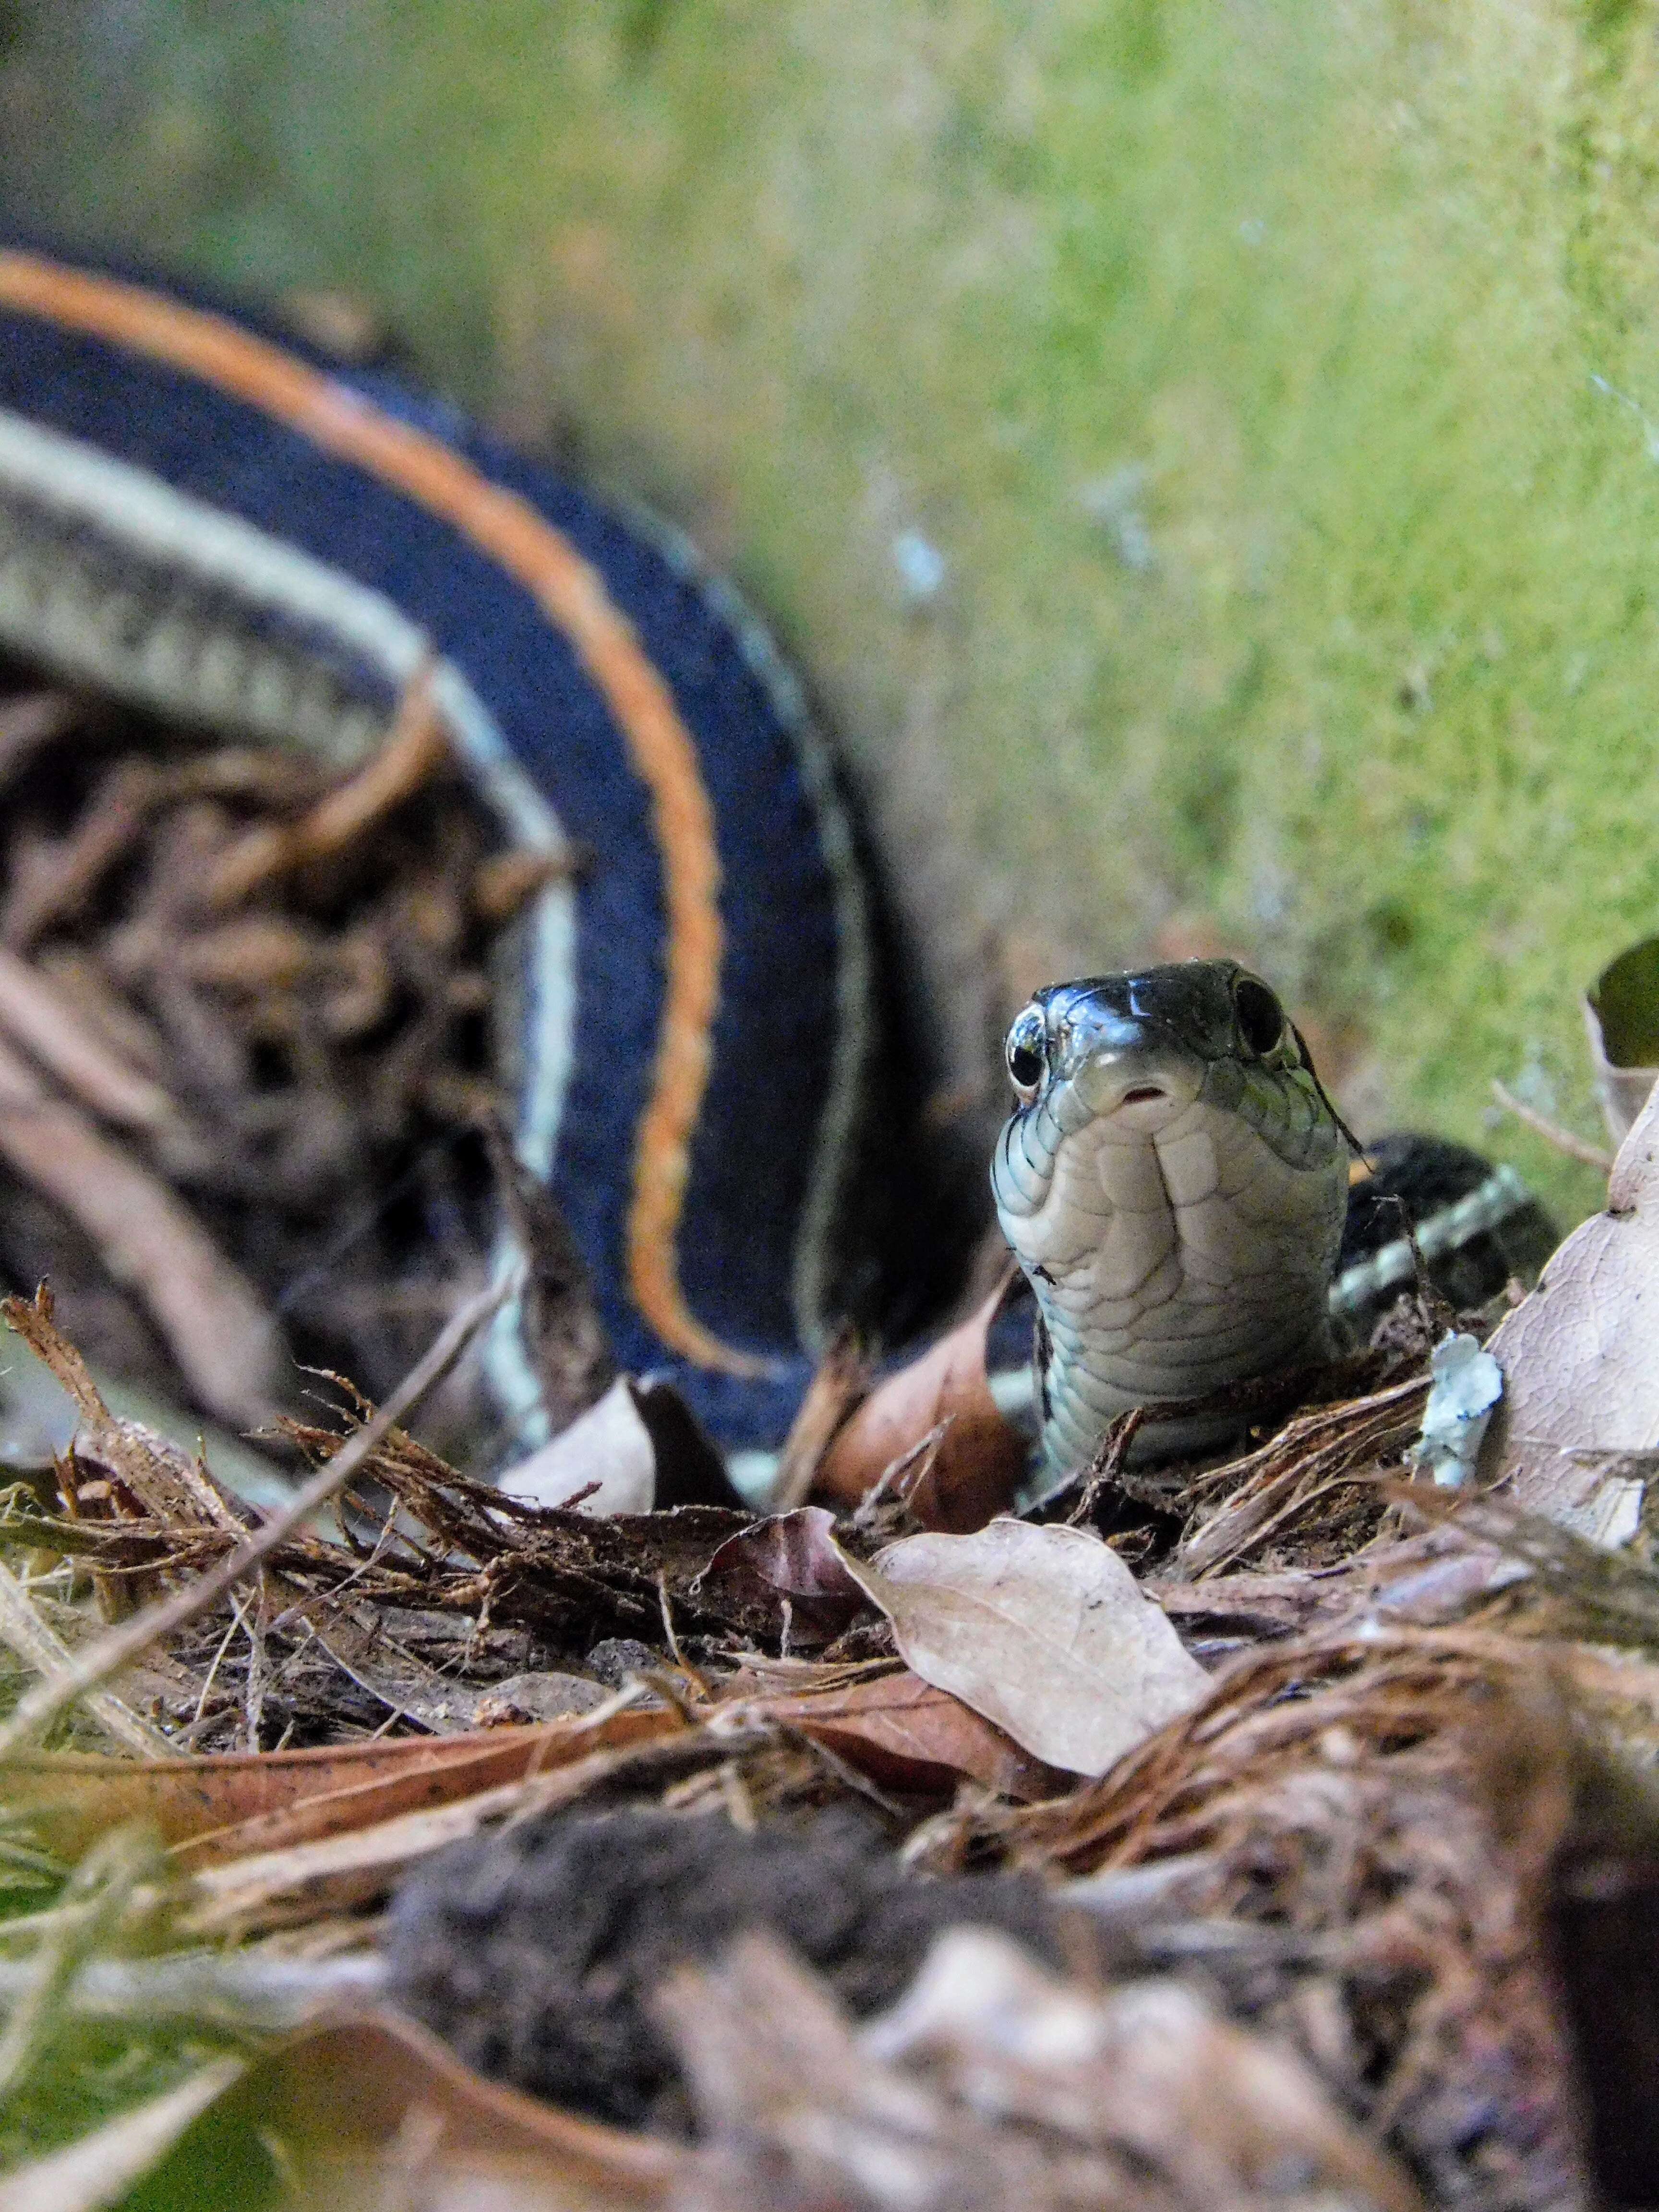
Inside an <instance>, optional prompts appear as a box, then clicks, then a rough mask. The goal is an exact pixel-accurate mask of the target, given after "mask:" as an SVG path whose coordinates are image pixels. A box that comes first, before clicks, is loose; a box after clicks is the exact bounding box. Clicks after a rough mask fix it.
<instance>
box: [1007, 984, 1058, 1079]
mask: <svg viewBox="0 0 1659 2212" xmlns="http://www.w3.org/2000/svg"><path fill="white" fill-rule="evenodd" d="M1047 1042H1048V1035H1047V1030H1046V1029H1045V1027H1044V1024H1043V1019H1042V1008H1041V1007H1040V1006H1027V1007H1026V1009H1025V1011H1024V1013H1023V1014H1019V1015H1017V1016H1016V1017H1015V1020H1014V1025H1013V1027H1012V1029H1011V1030H1009V1032H1008V1042H1007V1046H1006V1051H1007V1055H1008V1078H1009V1080H1010V1082H1012V1085H1013V1086H1014V1088H1015V1090H1016V1091H1018V1092H1019V1093H1020V1094H1021V1096H1022V1097H1028V1098H1029V1097H1030V1096H1031V1094H1032V1093H1033V1092H1034V1091H1036V1087H1037V1085H1038V1084H1039V1083H1041V1082H1042V1071H1043V1069H1044V1067H1045V1066H1047V1065H1048V1060H1047V1055H1046V1054H1045V1053H1044V1051H1043V1046H1044V1045H1045V1044H1046V1043H1047Z"/></svg>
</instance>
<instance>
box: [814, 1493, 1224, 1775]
mask: <svg viewBox="0 0 1659 2212" xmlns="http://www.w3.org/2000/svg"><path fill="white" fill-rule="evenodd" d="M842 1559H843V1560H844V1562H845V1564H846V1566H847V1571H848V1573H849V1574H850V1575H851V1576H852V1577H853V1578H854V1581H855V1582H856V1583H858V1584H859V1587H860V1589H862V1590H863V1591H864V1592H865V1593H866V1595H867V1596H868V1597H869V1598H870V1599H871V1601H872V1602H873V1603H874V1604H876V1605H878V1606H879V1607H880V1608H881V1610H882V1611H883V1612H884V1613H885V1614H886V1615H887V1618H888V1619H889V1620H890V1621H891V1622H892V1624H893V1634H894V1636H895V1638H896V1639H897V1643H898V1647H899V1650H900V1651H901V1652H902V1654H903V1656H904V1657H905V1659H906V1660H907V1661H908V1663H909V1664H910V1666H911V1667H912V1668H915V1672H916V1673H917V1674H920V1675H921V1677H922V1679H923V1680H924V1681H928V1682H932V1683H933V1685H934V1686H935V1687H936V1688H939V1689H941V1690H948V1691H950V1692H951V1693H952V1694H953V1695H954V1696H956V1697H958V1698H960V1699H962V1701H963V1704H964V1705H970V1706H972V1708H973V1709H974V1711H975V1712H978V1713H982V1714H983V1715H984V1716H985V1717H986V1718H987V1720H991V1721H994V1722H995V1723H996V1724H997V1726H998V1727H999V1728H1001V1729H1006V1731H1007V1733H1008V1734H1009V1735H1011V1736H1012V1737H1013V1739H1014V1741H1016V1742H1017V1743H1022V1744H1024V1746H1025V1747H1026V1749H1027V1750H1028V1751H1031V1752H1034V1753H1036V1756H1037V1757H1038V1758H1039V1759H1044V1760H1046V1761H1047V1762H1048V1765H1051V1766H1061V1767H1065V1768H1066V1769H1068V1770H1069V1771H1071V1772H1073V1773H1074V1774H1103V1773H1105V1771H1106V1770H1107V1768H1108V1767H1109V1766H1110V1765H1112V1764H1113V1763H1114V1762H1115V1760H1116V1759H1121V1757H1122V1755H1123V1753H1125V1752H1126V1751H1129V1750H1132V1749H1133V1747H1134V1746H1135V1745H1136V1744H1138V1743H1139V1741H1141V1739H1142V1737H1143V1736H1146V1735H1151V1734H1152V1730H1153V1729H1156V1728H1159V1727H1161V1726H1162V1725H1163V1724H1164V1722H1165V1721H1170V1720H1173V1719H1175V1718H1176V1716H1177V1715H1178V1714H1181V1713H1184V1712H1186V1711H1188V1710H1189V1709H1190V1708H1191V1707H1192V1706H1193V1705H1196V1704H1197V1703H1198V1701H1199V1699H1200V1698H1201V1697H1202V1696H1203V1695H1204V1693H1205V1692H1206V1689H1207V1687H1208V1686H1209V1681H1208V1677H1207V1676H1206V1674H1205V1672H1204V1670H1203V1668H1201V1667H1200V1665H1199V1664H1198V1662H1197V1661H1196V1660H1194V1659H1193V1658H1191V1657H1189V1656H1188V1653H1187V1651H1186V1650H1185V1649H1184V1648H1183V1647H1182V1642H1181V1639H1180V1638H1179V1637H1178V1636H1177V1635H1176V1632H1175V1631H1174V1629H1173V1628H1171V1627H1170V1624H1169V1621H1168V1620H1166V1619H1165V1618H1164V1614H1163V1613H1162V1612H1161V1611H1160V1610H1159V1608H1158V1606H1157V1605H1155V1604H1154V1603H1153V1602H1152V1600H1151V1599H1150V1598H1148V1597H1147V1596H1146V1595H1145V1593H1144V1592H1143V1591H1142V1590H1141V1589H1140V1587H1139V1584H1138V1583H1136V1581H1135V1578H1134V1577H1133V1575H1132V1574H1131V1573H1130V1571H1129V1570H1128V1568H1127V1567H1126V1566H1125V1565H1124V1564H1123V1562H1122V1560H1121V1559H1119V1558H1118V1556H1117V1554H1116V1553H1115V1552H1114V1551H1113V1550H1112V1549H1111V1548H1110V1547H1109V1545H1107V1544H1104V1543H1103V1542H1102V1541H1101V1540H1100V1538H1099V1537H1098V1536H1097V1535H1096V1534H1094V1533H1093V1531H1092V1530H1091V1529H1087V1528H1035V1527H1033V1526H1032V1524H1031V1523H1030V1522H1026V1521H1011V1520H999V1521H994V1522H992V1523H991V1524H990V1526H989V1528H981V1530H979V1532H978V1533H977V1534H974V1535H970V1536H944V1535H926V1536H909V1537H907V1538H905V1540H904V1541H902V1543H898V1544H892V1545H890V1546H889V1547H888V1548H887V1549H886V1550H885V1551H884V1552H883V1553H881V1554H880V1555H879V1557H878V1559H876V1560H875V1561H874V1562H873V1563H872V1565H865V1563H864V1562H863V1561H862V1560H859V1559H852V1558H850V1557H849V1556H848V1554H847V1553H842Z"/></svg>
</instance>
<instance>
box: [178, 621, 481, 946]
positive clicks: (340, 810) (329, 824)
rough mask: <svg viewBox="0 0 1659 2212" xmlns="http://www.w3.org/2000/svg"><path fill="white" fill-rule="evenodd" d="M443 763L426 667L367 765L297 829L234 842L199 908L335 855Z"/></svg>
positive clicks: (442, 736) (268, 829) (444, 747)
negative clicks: (313, 861)
mask: <svg viewBox="0 0 1659 2212" xmlns="http://www.w3.org/2000/svg"><path fill="white" fill-rule="evenodd" d="M449 757H450V756H449V739H448V736H447V732H446V730H445V728H444V720H443V716H442V714H441V713H440V711H439V709H438V705H437V702H436V701H435V699H434V697H433V668H432V664H431V663H430V662H429V661H428V663H427V664H426V665H425V666H423V667H422V669H421V670H420V671H418V673H417V674H416V675H415V676H414V677H413V678H411V679H410V683H409V684H408V685H407V686H406V687H405V689H404V694H403V696H402V697H401V698H400V699H399V700H398V712H397V714H395V716H394V717H393V718H392V727H391V728H390V730H388V731H387V732H386V742H385V744H383V745H382V746H381V747H380V750H379V752H377V753H376V754H375V756H374V758H373V760H371V761H368V762H366V763H365V764H364V765H363V766H362V768H361V769H358V771H357V773H356V775H354V776H351V777H350V778H349V779H348V781H346V782H344V783H343V784H341V785H340V787H338V789H337V790H335V791H331V792H330V793H329V794H328V796H327V798H325V799H319V801H318V803H317V805H315V806H313V808H312V809H311V811H310V812H309V813H307V814H302V815H301V817H300V819H299V820H298V821H297V822H294V823H288V824H287V825H285V826H281V827H279V826H276V825H275V824H269V825H267V826H265V827H264V828H262V829H251V830H249V832H248V833H247V835H246V836H245V837H240V838H239V839H238V840H237V842H235V844H234V845H233V846H232V847H231V848H230V849H229V851H228V853H226V854H224V855H223V857H222V859H221V860H219V861H218V863H217V864H216V866H215V867H214V870H213V872H212V873H211V875H210V877H209V878H208V883H207V889H206V892H205V898H206V902H207V904H208V905H209V906H210V907H220V908H222V907H228V906H234V905H235V904H236V902H238V901H239V900H240V899H244V898H246V896H248V894H249V893H250V892H251V891H254V890H258V887H259V886H260V884H264V883H268V882H269V881H270V878H272V877H273V876H281V875H287V874H289V872H291V871H292V870H294V869H295V868H297V867H301V866H304V864H305V863H306V862H307V860H326V859H328V858H329V857H330V855H331V854H335V853H340V852H343V851H344V850H345V848H346V847H347V846H349V845H350V844H352V843H354V842H356V839H357V838H359V837H361V836H362V834H363V832H364V830H366V829H372V828H373V827H374V823H377V822H378V821H380V819H381V818H382V817H383V816H385V815H386V814H389V813H390V812H391V811H392V808H393V807H394V806H399V805H402V804H403V802H404V799H410V798H412V797H413V796H414V794H415V793H416V792H417V791H418V790H419V789H420V788H421V787H422V784H423V783H425V782H427V781H428V780H429V779H430V778H431V777H432V776H433V775H435V774H436V773H437V771H438V769H440V768H441V767H442V766H443V764H444V763H445V762H446V761H447V759H448V758H449Z"/></svg>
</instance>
